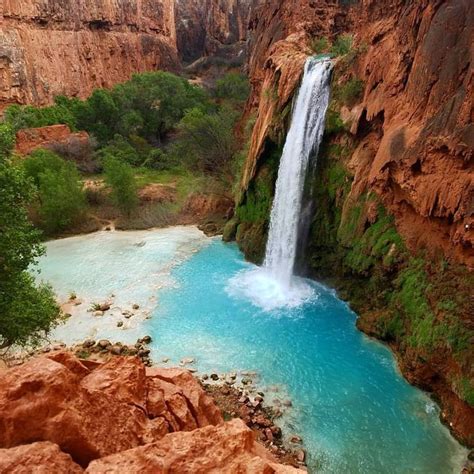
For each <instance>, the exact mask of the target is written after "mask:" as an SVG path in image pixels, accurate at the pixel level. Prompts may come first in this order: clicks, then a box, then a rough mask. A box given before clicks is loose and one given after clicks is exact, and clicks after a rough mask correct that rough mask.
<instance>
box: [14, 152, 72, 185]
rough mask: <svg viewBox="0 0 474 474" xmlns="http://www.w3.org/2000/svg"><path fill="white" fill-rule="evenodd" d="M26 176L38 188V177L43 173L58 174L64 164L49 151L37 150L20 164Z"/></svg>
mask: <svg viewBox="0 0 474 474" xmlns="http://www.w3.org/2000/svg"><path fill="white" fill-rule="evenodd" d="M22 164H23V168H24V170H25V173H26V175H27V176H28V177H29V178H31V179H32V180H33V182H34V183H35V185H36V187H37V188H39V186H40V175H41V173H44V172H45V171H52V172H54V173H59V172H60V170H61V169H62V167H63V166H64V164H65V162H64V160H63V159H61V157H59V156H58V155H57V154H56V153H54V152H52V151H51V150H45V149H42V148H40V149H37V150H34V151H32V152H31V153H30V154H29V155H28V156H27V157H26V158H25V160H24V161H23V162H22Z"/></svg>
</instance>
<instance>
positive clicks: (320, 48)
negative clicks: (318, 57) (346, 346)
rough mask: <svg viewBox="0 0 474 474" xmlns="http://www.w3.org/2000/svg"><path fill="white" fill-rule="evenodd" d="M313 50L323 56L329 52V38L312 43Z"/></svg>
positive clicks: (314, 40) (315, 40) (318, 39)
mask: <svg viewBox="0 0 474 474" xmlns="http://www.w3.org/2000/svg"><path fill="white" fill-rule="evenodd" d="M310 46H311V49H312V50H313V52H314V53H316V54H323V53H327V52H328V51H329V41H328V40H327V38H324V37H322V38H315V39H313V40H312V41H311V43H310Z"/></svg>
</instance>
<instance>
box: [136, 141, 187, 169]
mask: <svg viewBox="0 0 474 474" xmlns="http://www.w3.org/2000/svg"><path fill="white" fill-rule="evenodd" d="M181 156H182V155H181V153H180V150H179V147H177V146H176V145H172V146H171V147H169V149H168V150H167V151H164V150H162V149H161V148H154V149H153V150H151V151H150V152H149V153H148V156H147V158H146V159H145V160H144V162H143V165H142V166H144V167H146V168H150V169H154V170H159V171H164V170H169V169H173V168H176V167H177V166H178V165H179V161H180V157H181Z"/></svg>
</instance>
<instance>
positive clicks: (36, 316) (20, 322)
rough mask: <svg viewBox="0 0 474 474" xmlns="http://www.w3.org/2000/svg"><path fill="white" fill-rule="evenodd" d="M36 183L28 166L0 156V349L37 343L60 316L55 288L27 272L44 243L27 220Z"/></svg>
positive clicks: (42, 250) (40, 252)
mask: <svg viewBox="0 0 474 474" xmlns="http://www.w3.org/2000/svg"><path fill="white" fill-rule="evenodd" d="M33 198H34V186H33V184H32V182H31V180H29V179H28V178H27V177H26V175H25V173H24V171H23V170H22V169H20V168H16V167H13V166H12V165H11V164H10V163H9V162H8V160H4V161H0V349H5V348H8V347H10V346H11V345H13V344H17V345H26V344H29V343H32V344H34V343H36V342H38V341H39V339H40V337H41V336H43V335H45V334H47V333H48V332H49V331H50V330H51V329H52V328H53V327H54V326H55V325H56V324H57V322H58V318H59V314H60V310H59V307H58V305H57V304H56V302H55V299H54V295H53V293H52V291H51V289H50V288H49V287H47V286H44V285H41V286H38V287H37V286H36V285H35V282H34V279H33V278H32V277H31V275H30V274H29V273H28V269H29V268H31V267H32V266H33V265H34V264H35V263H36V260H37V258H38V257H39V256H40V255H42V254H43V252H44V248H43V247H42V245H41V243H40V240H41V235H40V233H39V232H38V231H37V230H35V229H34V227H33V226H32V224H31V223H30V222H29V220H28V213H27V209H26V208H27V206H28V205H29V204H30V203H31V201H32V199H33Z"/></svg>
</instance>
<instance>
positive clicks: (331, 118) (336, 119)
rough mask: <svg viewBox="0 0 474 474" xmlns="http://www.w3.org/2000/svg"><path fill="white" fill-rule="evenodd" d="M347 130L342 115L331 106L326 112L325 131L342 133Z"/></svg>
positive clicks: (328, 133) (329, 133) (327, 132)
mask: <svg viewBox="0 0 474 474" xmlns="http://www.w3.org/2000/svg"><path fill="white" fill-rule="evenodd" d="M344 131H346V126H345V125H344V122H343V121H342V119H341V116H340V115H339V114H338V113H337V112H336V111H335V110H333V109H332V108H331V107H330V108H329V109H328V111H327V112H326V125H325V129H324V132H325V133H326V134H327V135H331V134H335V133H341V132H344Z"/></svg>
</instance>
